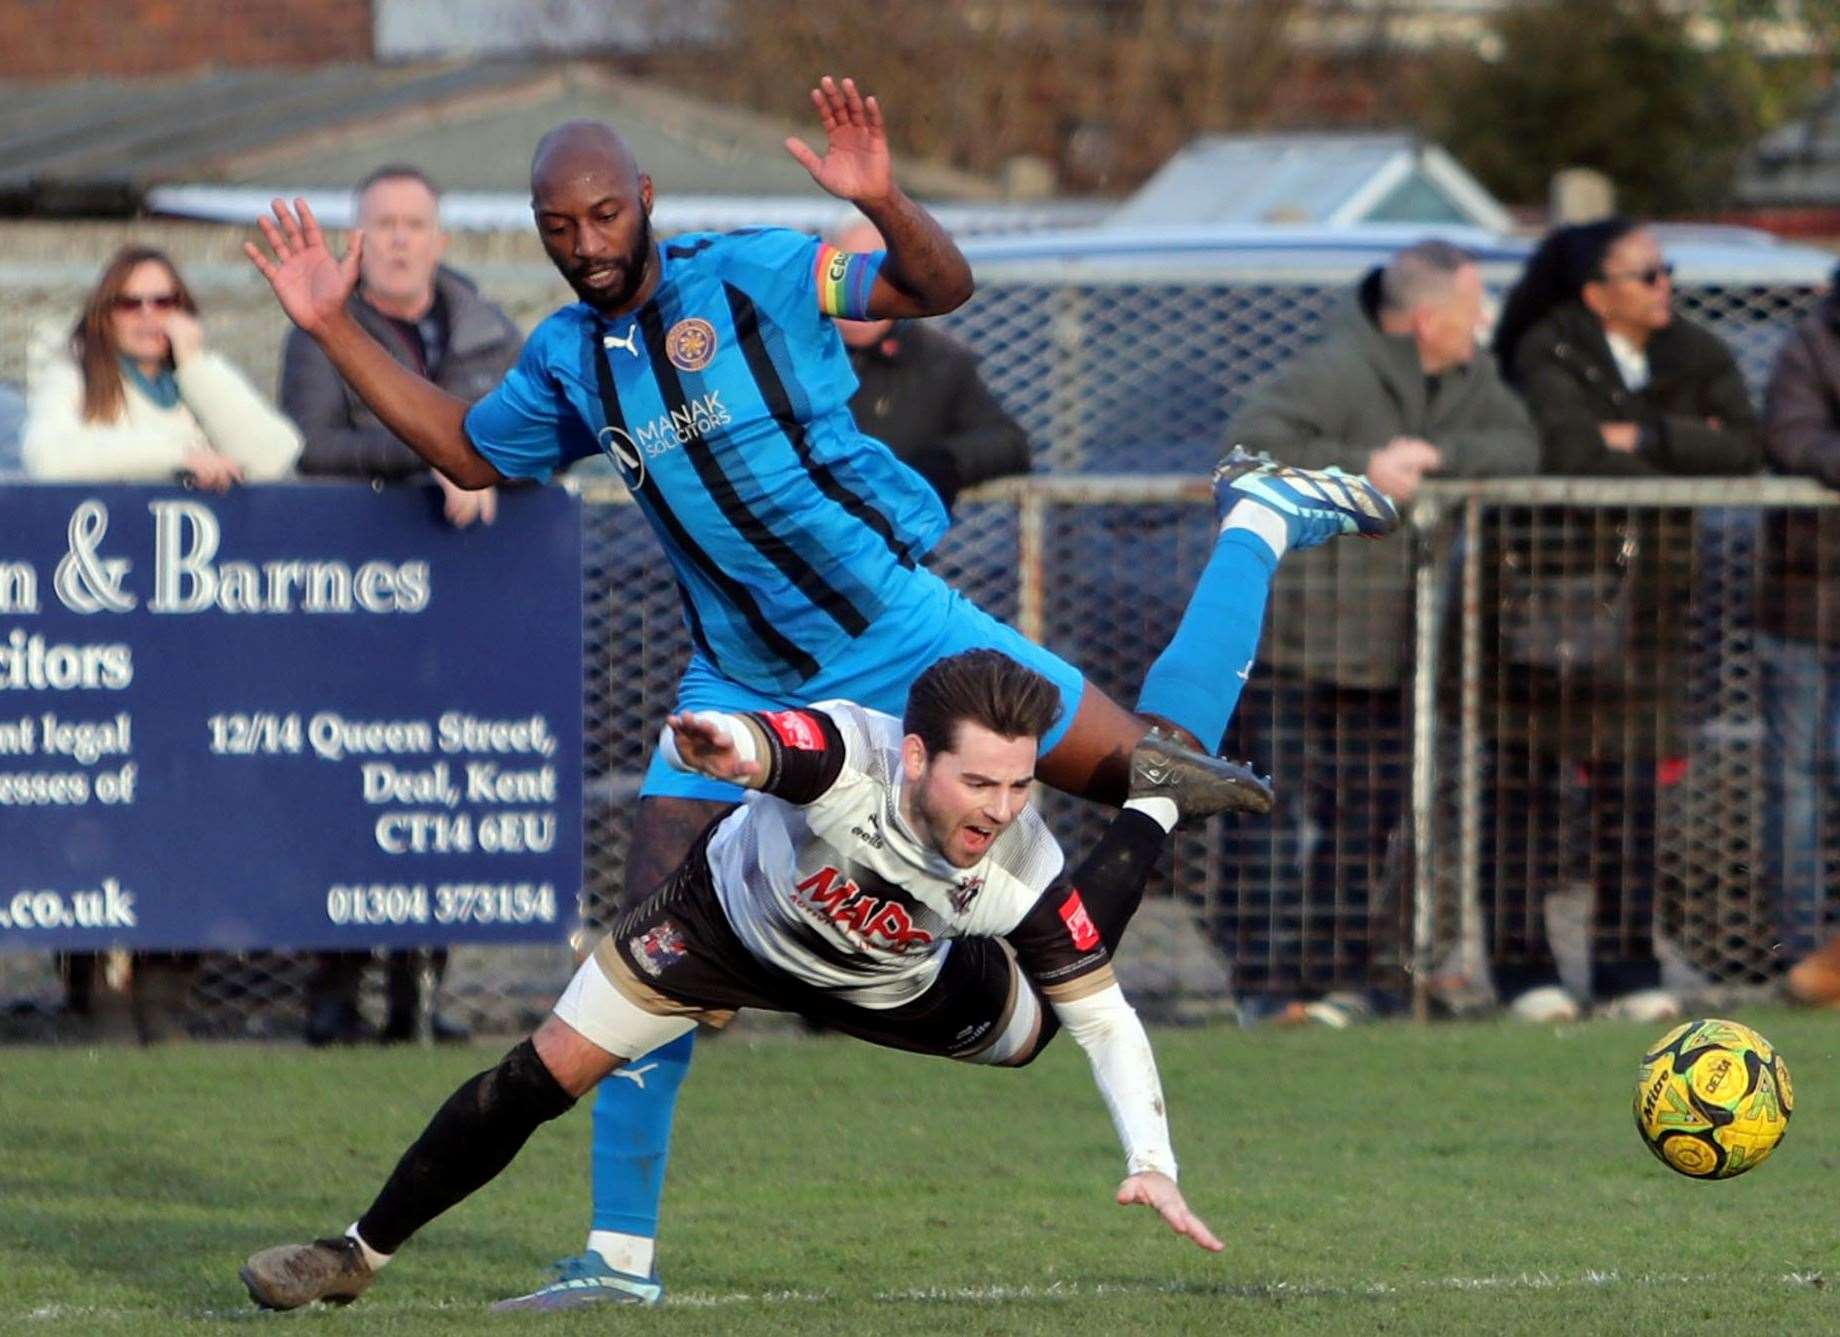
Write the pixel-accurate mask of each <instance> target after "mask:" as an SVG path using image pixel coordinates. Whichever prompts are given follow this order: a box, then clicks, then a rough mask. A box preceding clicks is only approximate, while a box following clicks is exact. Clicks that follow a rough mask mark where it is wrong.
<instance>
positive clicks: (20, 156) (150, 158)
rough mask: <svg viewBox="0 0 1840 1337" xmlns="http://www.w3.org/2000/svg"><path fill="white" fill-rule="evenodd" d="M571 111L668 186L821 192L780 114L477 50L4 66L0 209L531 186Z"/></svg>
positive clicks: (941, 189) (922, 175)
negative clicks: (551, 131)
mask: <svg viewBox="0 0 1840 1337" xmlns="http://www.w3.org/2000/svg"><path fill="white" fill-rule="evenodd" d="M577 116H587V117H599V118H603V119H606V120H610V121H613V122H614V123H615V124H617V125H619V126H620V128H621V129H622V130H623V131H624V132H625V133H626V135H627V137H628V138H629V139H630V140H631V141H632V144H633V148H634V151H635V153H636V154H637V156H638V158H639V161H640V164H641V165H642V166H643V167H644V168H645V169H646V170H647V171H649V172H650V173H651V174H652V176H653V179H654V180H655V181H656V182H657V184H658V187H659V189H660V190H670V191H674V192H679V193H682V192H696V193H706V194H762V193H768V194H776V195H797V194H801V193H812V194H821V192H818V190H817V187H815V186H814V185H812V183H811V180H810V178H809V177H808V176H807V175H806V174H805V172H804V170H803V169H802V168H800V167H799V166H798V164H796V163H794V162H793V161H792V160H791V158H789V157H788V156H787V155H786V152H785V149H784V148H783V146H782V141H783V139H784V137H785V135H786V133H787V127H785V126H783V125H780V124H778V123H777V122H774V121H772V120H771V119H769V118H766V117H761V116H755V115H752V114H749V113H742V112H735V111H731V110H728V109H725V108H721V107H715V106H711V105H708V104H703V103H699V102H697V101H695V100H694V99H692V98H689V97H685V96H683V95H681V94H679V93H677V92H676V91H675V90H672V89H669V88H665V87H663V86H660V85H657V84H653V83H649V82H647V81H644V80H639V79H631V78H624V77H621V76H617V75H614V74H612V73H609V72H608V71H606V70H604V69H602V68H600V67H597V66H592V65H587V64H581V63H556V62H550V63H544V62H526V61H506V60H480V61H469V62H463V63H455V64H445V65H432V66H431V65H421V66H380V65H331V66H324V67H321V68H318V69H311V70H234V71H214V72H208V73H203V74H198V75H193V76H189V77H173V78H160V79H108V80H79V81H74V82H66V83H54V84H45V83H27V82H21V81H8V80H0V212H11V213H34V212H38V213H42V212H75V213H86V212H105V213H106V212H118V211H131V210H132V209H134V208H136V207H138V205H139V202H140V200H141V198H142V196H143V195H144V193H145V191H146V190H147V189H148V188H149V187H151V186H154V185H158V184H163V183H171V182H220V181H221V182H240V183H246V184H263V185H267V184H271V183H284V184H289V185H297V186H309V187H330V188H337V189H344V188H347V187H349V186H350V185H351V184H352V182H354V181H355V180H357V179H358V178H359V177H361V176H363V174H364V173H365V172H366V171H368V170H370V168H372V167H375V166H377V165H379V164H381V163H384V162H400V161H408V162H414V163H417V164H419V165H421V166H422V167H423V168H424V170H426V171H427V172H428V173H429V174H430V175H431V176H433V177H434V178H435V179H436V180H437V181H439V182H441V184H442V185H443V186H444V187H446V188H448V189H450V190H460V191H468V190H470V191H524V190H526V189H527V188H528V181H529V163H530V150H531V148H532V146H533V145H534V144H535V143H536V141H537V138H538V137H539V136H540V135H541V134H542V133H543V132H544V131H545V130H547V129H548V128H549V127H550V126H552V125H554V124H556V123H557V122H558V121H562V120H566V119H569V118H571V117H577ZM811 133H816V131H815V128H813V129H812V130H811ZM903 173H904V175H905V177H906V179H907V181H908V182H909V183H910V185H911V186H912V187H913V188H915V189H916V190H919V191H922V192H925V193H927V194H929V195H932V196H935V197H942V198H989V197H991V196H993V195H995V194H996V191H995V190H994V188H993V187H992V186H991V184H990V183H989V182H987V181H984V180H983V179H981V178H978V177H974V176H970V175H968V174H964V173H958V172H954V171H951V170H950V169H945V168H940V167H935V166H931V165H928V164H923V163H904V164H903Z"/></svg>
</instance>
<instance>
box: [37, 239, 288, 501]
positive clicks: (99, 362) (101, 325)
mask: <svg viewBox="0 0 1840 1337" xmlns="http://www.w3.org/2000/svg"><path fill="white" fill-rule="evenodd" d="M204 342H205V341H204V331H203V329H202V328H201V327H200V325H199V323H198V304H197V303H196V302H194V301H193V300H192V294H191V292H190V291H189V290H188V289H187V288H186V286H185V281H184V280H183V279H181V278H180V277H179V271H178V270H177V269H176V268H175V267H174V266H173V263H172V261H171V260H169V259H167V257H166V256H165V255H164V254H163V253H161V252H160V251H156V250H153V249H151V248H149V247H144V246H129V247H125V248H124V249H122V250H121V251H119V252H117V253H116V255H115V258H114V259H112V260H110V261H109V263H108V266H107V267H106V268H105V269H104V270H103V271H102V278H101V279H100V280H99V281H98V282H97V284H96V287H95V288H94V290H92V291H91V293H90V295H89V300H88V301H87V302H85V303H84V306H83V314H82V315H81V316H80V317H79V318H78V320H77V324H76V328H75V329H74V330H73V331H72V332H71V335H70V341H69V344H68V346H67V347H66V348H63V349H55V350H52V352H51V355H50V356H49V357H46V358H43V359H41V360H40V362H41V365H37V366H35V367H34V368H33V375H32V377H31V380H30V383H29V385H28V386H27V392H26V425H25V439H24V443H23V444H24V451H23V453H24V463H25V471H26V476H27V477H29V478H36V479H40V480H44V481H48V482H49V481H71V482H77V481H83V482H105V481H114V482H124V483H125V482H137V483H154V482H170V481H173V480H174V479H176V478H180V477H185V478H188V479H189V480H190V481H191V482H192V483H193V485H195V486H197V487H199V488H203V489H205V490H207V491H212V492H222V491H223V490H225V489H226V488H228V487H230V486H231V485H232V484H234V483H239V482H243V481H245V480H247V481H250V482H256V481H262V480H268V479H276V478H281V477H284V476H285V475H286V474H287V473H288V472H289V471H290V470H291V469H292V468H293V467H294V460H295V458H296V457H297V456H298V455H299V454H300V433H299V432H298V431H296V430H295V428H294V424H293V423H291V422H289V421H288V420H287V419H286V418H285V417H283V416H282V415H281V414H280V413H279V412H277V411H276V410H275V408H274V407H273V406H272V405H271V404H269V403H267V402H266V401H265V400H264V399H263V398H262V396H261V395H260V394H258V393H257V392H256V390H255V388H254V387H253V386H251V385H250V384H249V382H248V381H247V380H246V379H244V377H243V375H242V374H241V373H240V372H238V371H237V370H236V368H235V367H233V366H232V365H231V364H230V363H229V361H228V360H226V359H225V358H223V357H220V356H219V355H217V354H216V353H213V352H211V351H210V350H208V349H206V348H205V346H204Z"/></svg>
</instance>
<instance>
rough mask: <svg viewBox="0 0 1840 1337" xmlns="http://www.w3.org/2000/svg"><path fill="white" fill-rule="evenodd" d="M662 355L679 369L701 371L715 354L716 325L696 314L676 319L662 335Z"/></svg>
mask: <svg viewBox="0 0 1840 1337" xmlns="http://www.w3.org/2000/svg"><path fill="white" fill-rule="evenodd" d="M664 355H665V356H666V357H668V358H670V359H671V365H672V366H673V367H676V368H677V369H678V370H679V371H701V370H702V369H703V368H704V367H707V366H708V365H709V362H710V359H711V358H713V357H715V355H716V327H715V326H714V325H711V324H710V323H709V322H708V321H706V320H703V319H700V318H699V317H696V316H691V317H689V318H688V319H686V320H680V321H678V322H677V323H676V324H675V325H673V326H671V329H670V332H669V333H668V334H666V335H665V336H664Z"/></svg>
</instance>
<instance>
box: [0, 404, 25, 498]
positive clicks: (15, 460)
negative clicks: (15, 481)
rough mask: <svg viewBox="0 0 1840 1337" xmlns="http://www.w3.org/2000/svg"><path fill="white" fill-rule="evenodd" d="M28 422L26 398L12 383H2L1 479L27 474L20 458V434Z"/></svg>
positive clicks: (0, 412) (0, 415) (0, 425)
mask: <svg viewBox="0 0 1840 1337" xmlns="http://www.w3.org/2000/svg"><path fill="white" fill-rule="evenodd" d="M25 421H26V397H25V396H24V395H22V394H20V393H19V388H18V387H17V386H15V385H13V384H11V383H10V382H7V381H0V478H17V477H18V476H19V475H20V474H22V473H23V472H25V463H24V461H23V460H21V459H20V456H19V433H20V429H21V428H22V427H24V426H25Z"/></svg>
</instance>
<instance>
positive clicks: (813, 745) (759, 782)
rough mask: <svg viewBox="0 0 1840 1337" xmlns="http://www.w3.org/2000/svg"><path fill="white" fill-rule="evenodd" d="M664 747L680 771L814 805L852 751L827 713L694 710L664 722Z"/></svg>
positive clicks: (835, 777)
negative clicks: (693, 772) (738, 712)
mask: <svg viewBox="0 0 1840 1337" xmlns="http://www.w3.org/2000/svg"><path fill="white" fill-rule="evenodd" d="M659 747H660V748H661V749H662V750H663V752H664V759H665V760H666V761H667V762H669V763H670V764H671V765H672V766H675V767H676V768H677V769H678V770H680V771H695V772H697V773H698V774H701V775H707V776H708V777H709V778H710V779H712V780H726V781H727V782H728V783H730V784H735V785H741V786H743V787H744V788H747V789H760V790H765V791H766V792H767V793H769V794H772V795H774V796H775V797H776V798H783V799H785V800H786V801H787V802H788V803H815V802H817V801H818V799H820V798H822V797H823V796H824V795H825V793H826V792H827V791H829V789H830V787H831V786H832V785H833V784H835V783H836V782H837V777H838V776H839V775H840V774H842V773H843V764H844V760H845V758H846V756H847V754H848V747H847V745H846V744H845V742H844V739H843V733H842V731H841V730H840V729H839V728H838V727H837V722H836V721H835V720H834V719H832V718H831V716H830V714H829V713H828V712H826V711H823V710H773V711H750V712H747V713H745V714H737V713H730V712H728V711H720V710H690V711H683V712H681V713H679V714H675V715H672V716H671V717H670V718H669V719H667V720H666V721H665V730H664V734H663V736H662V737H661V738H660V739H659Z"/></svg>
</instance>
